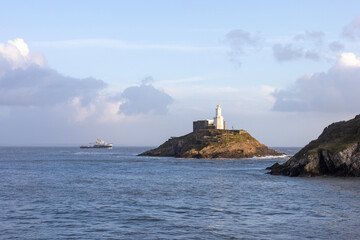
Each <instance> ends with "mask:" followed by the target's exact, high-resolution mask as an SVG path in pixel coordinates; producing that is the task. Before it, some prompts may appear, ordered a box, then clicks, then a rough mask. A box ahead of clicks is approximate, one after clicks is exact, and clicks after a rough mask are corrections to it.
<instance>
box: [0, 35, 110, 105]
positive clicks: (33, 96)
mask: <svg viewBox="0 0 360 240" xmlns="http://www.w3.org/2000/svg"><path fill="white" fill-rule="evenodd" d="M105 87H106V84H105V83H104V82H103V81H101V80H95V79H93V78H84V79H78V78H72V77H67V76H64V75H62V74H60V73H58V72H56V71H55V70H53V69H51V68H49V67H47V66H46V61H45V58H44V57H43V55H41V54H40V53H32V52H30V50H29V48H28V46H27V44H26V43H25V42H24V40H23V39H15V40H14V41H8V43H7V44H1V43H0V105H3V106H11V105H21V106H51V105H55V104H58V103H64V102H65V103H66V102H68V101H70V100H71V99H72V98H78V99H80V100H81V102H82V103H83V104H87V103H89V102H90V101H91V99H93V98H95V97H96V96H97V95H98V93H99V91H100V90H101V89H103V88H105Z"/></svg>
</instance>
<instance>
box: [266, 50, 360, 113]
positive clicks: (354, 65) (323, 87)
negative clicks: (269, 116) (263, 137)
mask: <svg viewBox="0 0 360 240" xmlns="http://www.w3.org/2000/svg"><path fill="white" fill-rule="evenodd" d="M359 89H360V59H359V58H358V57H356V55H355V54H353V53H343V54H341V56H340V58H339V59H338V61H337V62H336V63H335V64H334V66H333V67H331V68H330V69H329V71H327V72H321V73H312V74H308V75H305V76H303V77H301V78H299V79H298V80H297V81H296V83H295V85H294V86H293V87H291V88H288V89H282V90H277V91H276V92H275V93H274V94H273V95H274V97H275V99H276V101H275V104H274V107H273V110H275V111H290V112H291V111H294V112H308V111H316V112H341V113H359V112H360V105H359V104H358V103H359V102H360V94H359Z"/></svg>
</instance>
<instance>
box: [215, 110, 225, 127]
mask: <svg viewBox="0 0 360 240" xmlns="http://www.w3.org/2000/svg"><path fill="white" fill-rule="evenodd" d="M214 125H215V129H225V121H224V118H223V116H221V107H220V104H218V105H217V106H216V115H215V117H214Z"/></svg>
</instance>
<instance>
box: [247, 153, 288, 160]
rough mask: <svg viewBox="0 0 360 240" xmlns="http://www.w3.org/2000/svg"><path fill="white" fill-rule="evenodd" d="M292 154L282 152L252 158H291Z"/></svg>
mask: <svg viewBox="0 0 360 240" xmlns="http://www.w3.org/2000/svg"><path fill="white" fill-rule="evenodd" d="M291 157H292V155H288V154H282V155H278V156H276V155H269V156H263V157H252V159H274V158H291Z"/></svg>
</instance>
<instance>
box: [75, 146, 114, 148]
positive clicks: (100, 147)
mask: <svg viewBox="0 0 360 240" xmlns="http://www.w3.org/2000/svg"><path fill="white" fill-rule="evenodd" d="M80 148H107V149H111V148H112V146H80Z"/></svg>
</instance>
